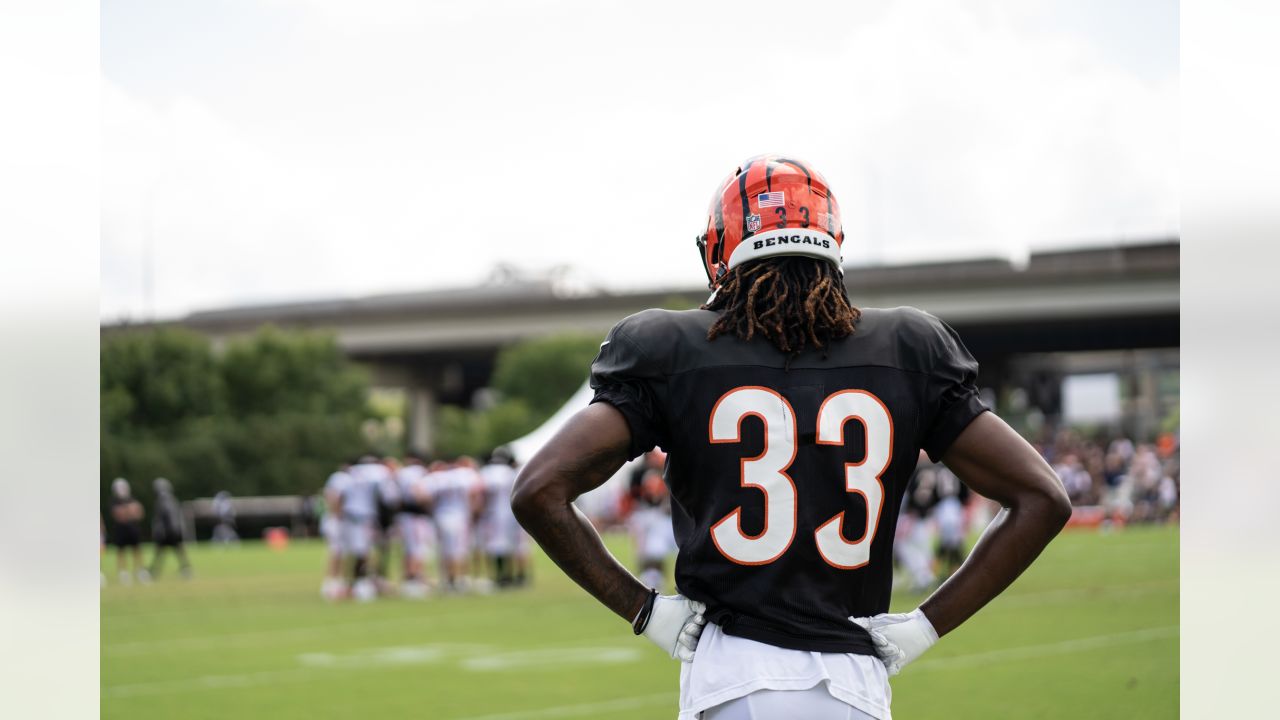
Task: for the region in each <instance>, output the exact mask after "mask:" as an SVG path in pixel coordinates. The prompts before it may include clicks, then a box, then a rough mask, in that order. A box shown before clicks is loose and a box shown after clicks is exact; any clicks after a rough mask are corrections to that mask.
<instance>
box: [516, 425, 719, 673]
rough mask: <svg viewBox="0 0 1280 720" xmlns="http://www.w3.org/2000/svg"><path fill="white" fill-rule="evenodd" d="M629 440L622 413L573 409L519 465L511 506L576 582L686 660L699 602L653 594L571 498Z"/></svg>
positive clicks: (617, 459)
mask: <svg viewBox="0 0 1280 720" xmlns="http://www.w3.org/2000/svg"><path fill="white" fill-rule="evenodd" d="M630 445H631V430H630V427H629V426H628V425H627V421H626V418H624V417H623V415H622V413H621V412H619V411H618V410H617V409H616V408H614V407H613V406H612V405H610V404H608V403H605V402H599V403H594V404H592V405H589V406H587V407H586V408H585V409H583V410H581V411H579V412H578V414H576V415H574V416H573V417H572V418H571V419H570V420H569V422H568V423H567V424H566V425H565V426H564V427H563V428H561V429H560V431H559V432H558V433H556V435H555V437H553V438H551V441H550V442H548V443H547V444H546V445H544V446H543V448H542V449H541V450H539V451H538V453H537V454H536V455H534V456H533V459H531V460H530V461H529V463H528V464H527V465H525V466H524V468H523V469H522V470H521V471H520V474H519V476H517V478H516V484H515V489H514V491H513V493H512V495H511V509H512V510H514V511H515V515H516V519H518V520H519V521H520V524H521V525H522V526H524V529H525V530H527V531H528V532H529V534H530V535H532V536H533V538H534V539H535V540H537V541H538V544H539V545H541V546H542V549H543V550H545V551H546V553H547V555H549V556H550V557H551V559H552V560H554V561H555V563H556V565H559V566H560V569H561V570H563V571H564V572H565V574H566V575H568V576H569V577H570V578H572V579H573V581H574V582H576V583H578V584H579V585H581V586H582V588H583V589H584V590H586V591H587V592H589V593H591V594H592V595H593V596H595V598H596V599H597V600H599V601H600V602H601V603H603V604H604V605H605V607H607V608H609V609H610V610H612V611H613V612H614V613H616V614H617V615H618V616H619V617H621V618H622V619H624V620H626V621H628V622H629V623H631V626H632V629H633V630H634V631H635V632H636V634H638V635H639V634H643V635H644V636H645V637H646V638H648V639H649V640H650V641H652V642H653V643H654V644H656V645H657V646H658V647H660V648H662V649H663V650H664V651H665V652H666V653H667V654H669V655H671V657H673V658H677V659H679V660H683V661H685V662H690V661H692V660H693V651H694V649H695V648H696V647H697V644H698V637H699V635H701V633H702V626H703V624H704V623H705V620H704V619H703V617H702V612H703V610H704V609H705V608H703V606H702V604H701V603H695V602H690V601H689V600H687V599H686V598H684V597H681V596H679V595H674V596H662V597H659V596H658V595H657V593H656V592H655V591H652V590H650V589H649V588H646V587H645V586H644V585H643V584H642V583H641V582H640V581H639V580H637V579H636V577H635V576H634V575H632V574H631V573H630V572H628V571H627V569H626V568H624V567H623V566H622V564H621V563H619V562H618V560H617V559H616V558H614V557H613V555H612V554H611V553H610V552H609V550H608V549H607V548H606V547H605V546H604V543H603V542H602V541H601V540H600V535H599V534H598V533H597V532H596V530H595V528H594V527H592V526H591V523H590V521H588V520H587V518H586V516H585V515H583V514H582V512H581V511H579V510H578V508H577V507H575V506H574V504H573V501H574V500H575V499H577V497H578V496H579V495H581V494H582V493H584V492H587V491H588V490H592V489H594V488H597V487H600V485H602V484H604V482H605V481H606V480H608V479H609V478H611V477H613V474H614V473H616V472H617V471H618V468H620V467H622V463H624V462H625V461H626V460H627V457H628V455H627V452H628V448H629V447H630Z"/></svg>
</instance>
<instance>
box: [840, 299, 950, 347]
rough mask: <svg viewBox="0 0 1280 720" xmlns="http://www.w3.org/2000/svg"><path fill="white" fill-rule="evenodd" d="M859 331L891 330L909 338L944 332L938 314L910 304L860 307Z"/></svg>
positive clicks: (927, 336) (930, 336)
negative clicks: (887, 306) (888, 306)
mask: <svg viewBox="0 0 1280 720" xmlns="http://www.w3.org/2000/svg"><path fill="white" fill-rule="evenodd" d="M859 312H861V317H860V318H859V319H858V330H859V331H870V330H877V331H882V332H891V333H894V334H897V335H899V336H902V337H905V338H911V339H928V338H932V337H935V336H938V335H940V334H943V333H945V328H946V325H945V323H943V322H942V320H940V319H938V316H936V315H934V314H933V313H930V312H926V311H924V310H921V309H920V308H917V307H912V306H910V305H901V306H899V307H892V308H860V309H859Z"/></svg>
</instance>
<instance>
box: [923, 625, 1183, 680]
mask: <svg viewBox="0 0 1280 720" xmlns="http://www.w3.org/2000/svg"><path fill="white" fill-rule="evenodd" d="M1177 635H1178V626H1177V625H1162V626H1160V627H1150V628H1143V629H1141V630H1130V631H1128V632H1118V633H1111V634H1109V635H1093V636H1091V637H1082V638H1074V639H1072V640H1062V641H1059V642H1052V643H1042V644H1039V645H1021V646H1014V647H1007V648H998V649H995V650H988V651H986V652H979V653H968V654H965V655H952V656H951V657H940V658H934V659H925V660H921V661H919V662H916V663H913V664H911V665H910V666H908V670H907V672H911V671H917V672H918V671H922V670H947V669H951V668H959V667H972V666H977V665H990V664H993V663H999V662H1007V661H1009V660H1030V659H1033V658H1041V657H1052V656H1055V655H1066V654H1068V653H1074V652H1083V651H1085V650H1096V649H1098V648H1104V647H1112V646H1114V645H1136V644H1138V643H1144V642H1150V641H1152V640H1163V639H1164V638H1170V637H1176V636H1177Z"/></svg>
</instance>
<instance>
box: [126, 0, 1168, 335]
mask: <svg viewBox="0 0 1280 720" xmlns="http://www.w3.org/2000/svg"><path fill="white" fill-rule="evenodd" d="M239 7H240V10H241V11H242V12H243V13H245V17H243V18H234V19H235V20H236V21H237V22H230V21H229V22H228V25H229V26H235V27H241V26H244V27H252V26H253V24H252V21H253V20H254V13H255V12H259V11H263V12H265V10H262V8H267V9H270V10H272V11H280V10H281V9H282V8H283V9H284V10H285V11H287V12H288V13H291V15H290V16H289V17H290V19H289V21H288V28H289V31H288V32H284V33H280V34H279V35H278V37H276V36H273V37H272V40H273V42H271V43H264V42H257V43H256V44H254V43H250V42H248V41H247V40H245V41H243V42H242V43H241V44H239V45H238V44H237V38H236V37H234V36H232V37H228V38H227V39H226V46H225V56H226V57H219V58H218V62H211V61H210V60H209V59H208V58H206V57H204V56H201V57H200V58H199V59H198V60H199V61H198V62H197V60H196V59H192V58H184V57H183V56H182V50H181V47H182V43H181V39H182V37H183V35H184V33H189V32H196V31H197V30H198V28H193V27H186V26H184V25H183V23H182V22H180V21H178V20H174V21H173V23H174V24H173V26H171V27H162V28H159V31H160V32H166V33H169V35H170V36H171V41H170V42H169V43H166V44H165V45H163V48H164V49H163V51H161V50H158V49H150V48H147V47H136V48H131V49H130V50H129V52H136V53H148V52H155V53H157V54H163V57H156V58H153V59H154V60H155V61H156V62H169V63H172V64H173V65H174V66H176V67H180V68H182V69H183V74H179V75H178V76H179V77H181V78H182V80H181V81H172V80H171V81H169V84H167V85H166V84H165V83H163V82H160V80H157V79H156V78H157V77H158V75H153V74H150V73H151V71H150V70H149V69H146V68H147V67H149V66H147V65H145V64H143V65H142V67H143V68H144V69H138V66H136V65H135V66H133V67H131V68H129V69H128V71H127V72H126V71H125V70H120V71H119V76H118V77H117V76H114V75H113V67H120V65H114V66H113V63H112V62H111V61H110V59H109V58H108V59H107V60H104V71H105V72H106V75H107V79H106V81H105V82H104V86H105V87H104V100H103V117H104V135H103V140H104V162H103V166H104V176H105V180H104V193H103V300H102V311H103V314H104V316H106V317H115V316H118V315H120V314H122V313H132V314H135V315H136V314H137V313H138V312H139V311H140V310H141V303H142V290H141V266H142V261H141V253H140V249H141V245H142V243H141V238H142V237H143V233H144V232H145V230H146V224H147V222H148V221H147V217H148V214H150V216H151V218H152V220H151V222H153V223H154V227H155V234H154V239H155V264H156V268H157V272H156V277H157V282H156V306H157V308H158V309H159V310H160V311H161V312H162V313H164V314H174V313H181V312H183V311H186V310H189V309H191V308H193V307H204V306H211V305H222V304H232V303H242V302H249V301H257V300H265V299H287V298H292V297H298V296H312V297H314V296H325V295H344V294H346V295H350V294H362V293H369V292H378V291H387V290H396V289H409V288H423V287H441V286H454V285H458V284H465V283H469V282H475V281H477V280H479V279H480V278H481V277H483V276H484V274H485V273H486V272H487V271H488V269H489V268H490V267H492V266H493V265H494V264H496V263H497V262H500V261H509V262H515V263H517V264H524V265H530V266H537V267H546V266H549V265H554V264H559V263H570V264H573V265H575V266H576V267H578V268H580V269H581V270H582V272H583V273H584V274H586V275H587V276H589V277H592V278H594V279H595V280H597V281H599V282H603V283H606V284H610V285H614V286H635V285H688V284H693V283H697V282H699V281H700V278H701V271H700V269H699V268H698V267H697V265H696V262H695V261H694V254H693V252H692V250H691V249H690V248H691V247H692V238H693V236H694V234H696V232H698V230H699V223H700V222H701V221H702V219H703V218H702V212H703V211H704V209H705V203H706V199H707V197H708V196H709V195H710V191H711V190H712V189H713V186H714V184H715V182H716V181H717V180H719V179H720V178H721V177H723V175H724V174H725V173H726V172H728V171H729V170H730V169H732V167H733V164H734V163H736V162H737V161H738V160H740V159H742V158H743V157H746V156H748V155H753V154H757V153H759V152H768V151H780V152H787V153H793V154H795V155H798V156H800V157H806V158H808V159H810V160H811V161H812V162H814V163H815V164H816V165H818V167H820V168H822V169H823V171H824V173H825V174H826V175H827V176H828V178H829V179H830V180H831V182H832V184H833V186H834V187H835V188H836V190H837V192H838V193H839V195H840V198H841V202H842V206H843V208H844V211H845V215H846V217H845V222H846V227H847V228H848V230H849V231H850V234H851V241H850V243H849V244H848V247H847V250H846V257H847V258H849V259H853V260H860V259H869V260H874V259H877V258H879V259H893V258H905V257H920V256H925V255H938V254H944V255H947V254H951V255H954V254H965V253H973V252H978V251H983V250H987V251H989V250H992V249H999V250H1001V251H1004V252H1009V253H1011V254H1017V253H1018V252H1020V251H1022V248H1024V247H1025V246H1027V245H1033V246H1034V245H1041V244H1045V243H1055V244H1060V243H1062V242H1069V241H1073V240H1077V239H1097V240H1111V239H1115V238H1117V237H1120V236H1136V235H1143V234H1148V233H1156V232H1161V231H1168V230H1171V229H1175V228H1176V226H1177V188H1176V167H1175V162H1176V154H1177V153H1176V151H1177V135H1176V132H1177V122H1176V117H1177V87H1176V74H1172V75H1171V76H1170V78H1169V79H1167V80H1165V81H1163V84H1153V82H1152V81H1150V80H1145V79H1141V78H1139V77H1138V75H1136V74H1134V73H1132V72H1129V71H1128V70H1126V69H1125V68H1123V67H1118V66H1116V65H1114V64H1113V63H1110V62H1108V61H1104V59H1103V58H1102V57H1101V56H1100V55H1099V54H1098V53H1097V52H1096V51H1095V49H1094V48H1093V47H1092V46H1091V44H1090V42H1089V41H1088V39H1087V38H1082V37H1079V36H1075V35H1064V34H1054V33H1048V32H1044V31H1040V30H1033V29H1028V25H1027V23H1026V22H1025V18H1026V16H1027V15H1028V14H1030V13H1031V12H1032V11H1030V10H1028V9H1027V7H1026V6H1023V5H1015V6H1010V5H1006V4H1003V3H989V4H980V5H974V4H964V5H961V4H957V3H946V2H936V1H934V2H930V1H925V2H914V1H913V2H902V3H892V4H885V3H835V4H828V5H821V6H818V5H814V6H806V7H809V9H808V10H807V11H804V12H801V11H800V10H798V9H797V6H794V5H789V6H787V7H786V10H785V11H779V9H778V8H779V6H778V5H777V4H776V3H730V4H727V5H726V4H721V5H709V4H703V3H699V4H685V5H671V6H653V5H649V4H646V5H633V4H625V5H623V4H606V3H575V2H541V3H536V4H529V3H514V4H510V3H502V4H492V3H491V4H482V3H472V2H466V3H463V2H450V3H443V4H440V3H431V4H427V3H416V2H407V1H406V2H395V3H390V4H388V5H380V6H378V8H379V9H378V10H377V11H373V10H369V9H368V6H366V5H361V6H359V7H360V9H359V12H356V11H355V10H353V9H352V8H354V7H356V6H354V5H351V4H349V3H343V2H336V1H332V2H331V1H329V0H267V1H266V2H265V3H263V4H257V3H250V2H245V3H243V4H242V5H241V6H239ZM1013 7H1016V8H1017V11H1018V12H1019V13H1021V14H1020V15H1016V16H1015V15H1011V14H1010V11H1009V8H1013ZM106 12H110V8H109V7H107V8H104V13H106ZM801 20H803V22H800V21H801ZM790 23H797V26H798V27H800V28H802V30H803V31H802V32H801V31H797V32H796V33H795V34H794V35H793V36H789V35H788V34H787V33H785V32H777V31H775V29H776V28H782V27H786V26H788V24H790ZM238 48H239V49H238ZM237 53H238V54H237ZM184 62H185V63H186V64H184ZM174 74H177V73H176V71H174ZM149 194H152V197H153V198H154V199H153V200H152V201H151V205H150V206H151V208H152V209H151V212H150V213H148V210H147V208H148V200H147V198H148V195H149Z"/></svg>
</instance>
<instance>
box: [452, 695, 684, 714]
mask: <svg viewBox="0 0 1280 720" xmlns="http://www.w3.org/2000/svg"><path fill="white" fill-rule="evenodd" d="M675 699H676V692H675V691H674V690H673V691H672V692H665V693H657V694H654V695H640V696H637V697H629V698H620V699H618V700H604V701H601V702H592V703H581V704H578V705H557V706H555V707H548V708H539V709H537V710H521V711H519V712H510V713H498V714H496V715H469V716H467V717H465V718H456V719H455V720H536V719H537V718H562V717H573V716H575V715H596V714H599V713H606V712H609V711H617V710H633V709H635V708H641V707H647V706H649V705H659V704H661V703H665V702H671V701H672V700H675Z"/></svg>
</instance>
